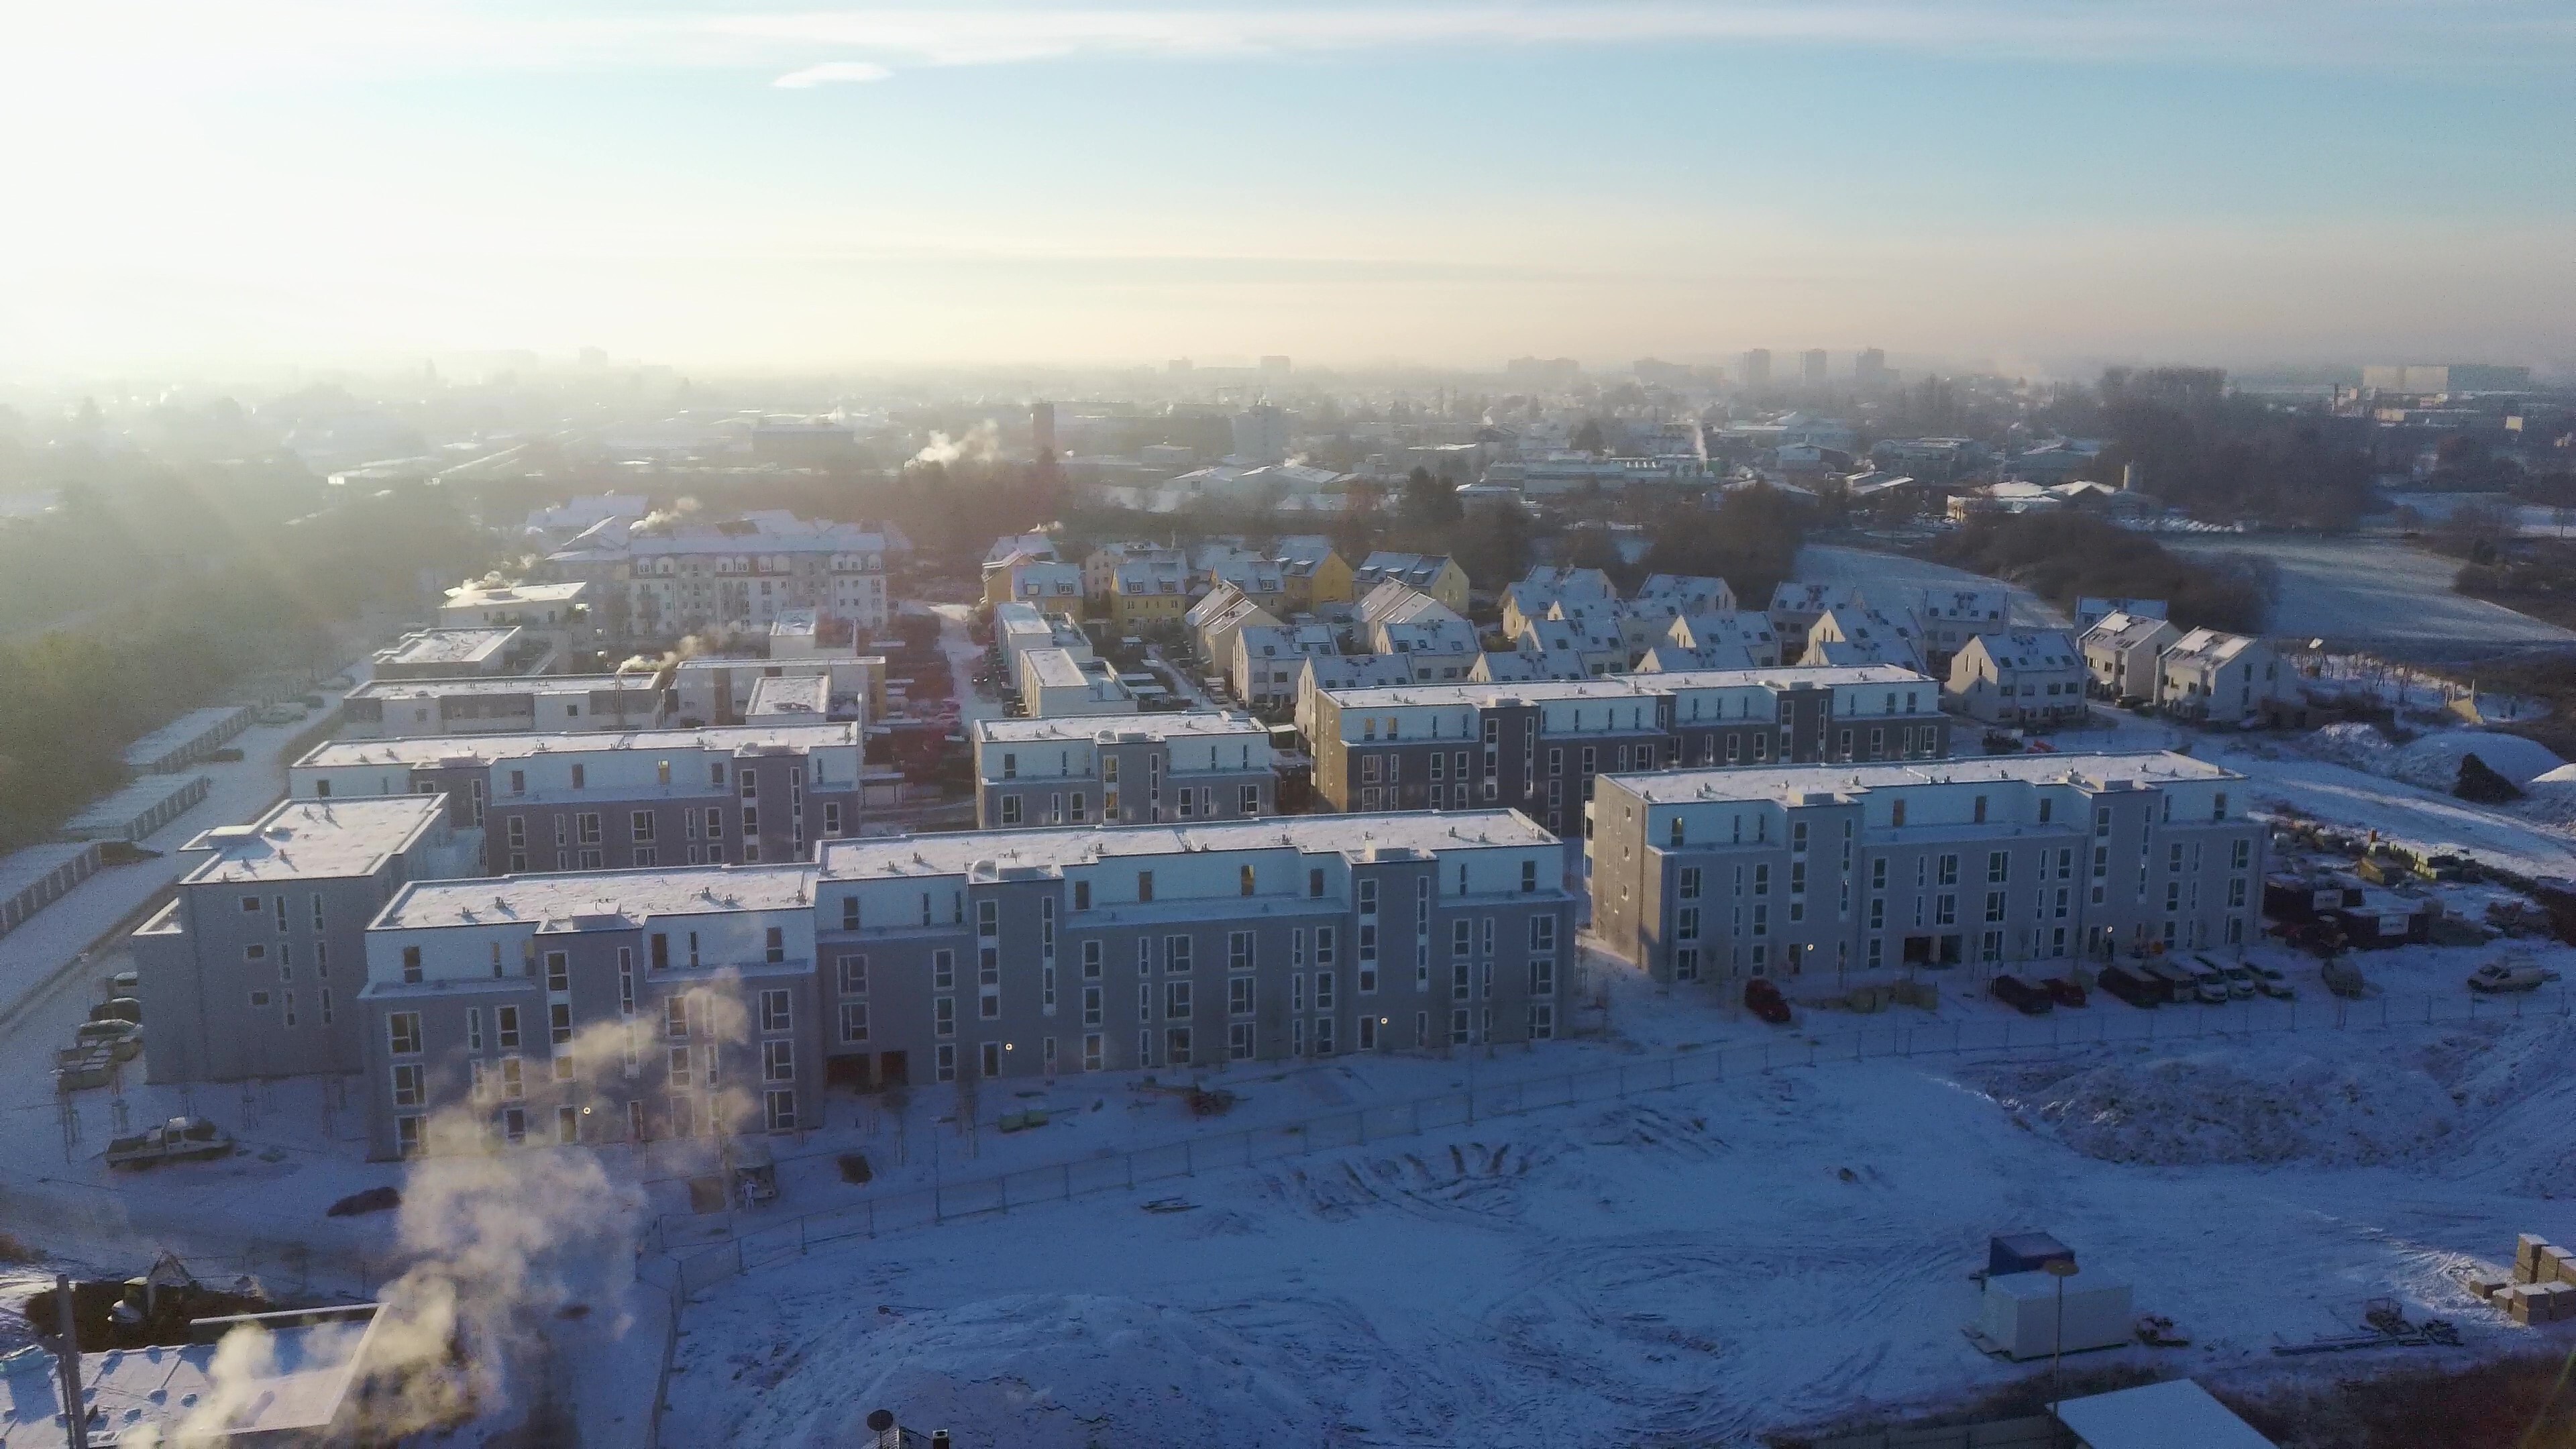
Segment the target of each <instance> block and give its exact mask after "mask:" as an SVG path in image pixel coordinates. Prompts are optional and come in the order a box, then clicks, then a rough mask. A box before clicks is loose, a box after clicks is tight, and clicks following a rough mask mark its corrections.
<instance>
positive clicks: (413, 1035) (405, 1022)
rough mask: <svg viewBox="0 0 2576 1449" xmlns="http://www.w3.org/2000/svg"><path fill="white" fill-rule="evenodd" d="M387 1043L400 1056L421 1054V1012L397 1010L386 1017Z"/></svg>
mask: <svg viewBox="0 0 2576 1449" xmlns="http://www.w3.org/2000/svg"><path fill="white" fill-rule="evenodd" d="M385 1038H386V1045H387V1046H388V1047H389V1048H390V1049H391V1050H392V1052H393V1054H394V1055H395V1056H398V1057H415V1056H418V1055H420V1013H419V1012H417V1011H397V1012H393V1013H390V1014H389V1015H387V1016H386V1017H385Z"/></svg>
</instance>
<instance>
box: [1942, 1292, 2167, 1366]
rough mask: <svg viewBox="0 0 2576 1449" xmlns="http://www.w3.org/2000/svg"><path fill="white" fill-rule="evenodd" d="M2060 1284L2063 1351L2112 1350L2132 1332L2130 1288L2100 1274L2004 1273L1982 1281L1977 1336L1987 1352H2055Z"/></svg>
mask: <svg viewBox="0 0 2576 1449" xmlns="http://www.w3.org/2000/svg"><path fill="white" fill-rule="evenodd" d="M2061 1281H2062V1282H2063V1283H2064V1285H2065V1289H2064V1291H2065V1302H2064V1310H2065V1323H2066V1338H2065V1343H2064V1351H2065V1352H2067V1353H2082V1352H2084V1351H2085V1350H2087V1349H2095V1348H2117V1347H2119V1346H2120V1345H2122V1344H2124V1343H2127V1342H2129V1341H2130V1339H2131V1337H2132V1336H2133V1335H2134V1334H2135V1332H2136V1331H2137V1314H2136V1313H2134V1312H2133V1311H2131V1305H2130V1300H2129V1285H2128V1284H2126V1283H2114V1282H2112V1281H2110V1280H2109V1279H2108V1278H2106V1277H2104V1276H2103V1275H2102V1274H2099V1273H2077V1274H2074V1275H2073V1276H2071V1277H2068V1278H2066V1279H2063V1280H2060V1279H2059V1278H2058V1277H2057V1276H2056V1275H2054V1274H2050V1273H2005V1274H2000V1275H1998V1276H1995V1277H1991V1278H1988V1279H1987V1280H1986V1298H1985V1303H1984V1306H1983V1309H1982V1311H1981V1312H1980V1313H1979V1315H1978V1319H1977V1328H1978V1331H1979V1335H1980V1337H1981V1338H1982V1339H1983V1340H1984V1342H1985V1344H1986V1346H1987V1347H1989V1348H1990V1349H1991V1350H1992V1351H1994V1352H1998V1353H2001V1354H2003V1355H2004V1356H2005V1357H2006V1358H2011V1359H2033V1358H2046V1357H2048V1356H2049V1354H2050V1353H2052V1352H2055V1351H2057V1350H2058V1347H2059V1344H2058V1338H2057V1325H2058V1313H2059V1306H2060V1305H2059V1300H2058V1293H2059V1284H2060V1282H2061Z"/></svg>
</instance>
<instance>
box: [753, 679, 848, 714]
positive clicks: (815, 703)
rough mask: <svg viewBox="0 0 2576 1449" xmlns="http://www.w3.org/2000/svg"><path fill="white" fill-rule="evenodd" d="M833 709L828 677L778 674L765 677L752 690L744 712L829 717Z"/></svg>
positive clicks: (830, 682)
mask: <svg viewBox="0 0 2576 1449" xmlns="http://www.w3.org/2000/svg"><path fill="white" fill-rule="evenodd" d="M831 707H832V681H831V680H830V679H829V678H828V677H826V676H824V675H820V674H778V675H770V676H767V677H764V678H763V679H761V680H760V682H759V683H757V684H754V685H753V686H752V687H751V700H750V702H749V703H748V704H746V705H745V706H744V708H743V713H745V714H749V715H764V716H779V717H784V718H794V717H798V716H806V715H822V714H827V713H829V712H830V711H831Z"/></svg>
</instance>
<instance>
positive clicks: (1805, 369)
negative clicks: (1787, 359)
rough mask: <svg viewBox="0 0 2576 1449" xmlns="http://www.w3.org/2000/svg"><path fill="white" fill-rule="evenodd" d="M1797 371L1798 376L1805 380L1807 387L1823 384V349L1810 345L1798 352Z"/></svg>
mask: <svg viewBox="0 0 2576 1449" xmlns="http://www.w3.org/2000/svg"><path fill="white" fill-rule="evenodd" d="M1798 372H1799V376H1800V378H1801V379H1802V380H1803V381H1805V383H1806V384H1807V385H1808V386H1809V387H1822V386H1824V385H1825V349H1823V348H1821V347H1811V348H1809V349H1807V351H1805V352H1804V353H1802V354H1800V355H1799V358H1798Z"/></svg>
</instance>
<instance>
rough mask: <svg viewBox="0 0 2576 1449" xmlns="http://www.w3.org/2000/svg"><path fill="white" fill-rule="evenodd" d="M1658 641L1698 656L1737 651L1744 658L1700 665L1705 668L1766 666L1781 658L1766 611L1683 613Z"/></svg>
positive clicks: (1752, 667)
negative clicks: (1741, 661)
mask: <svg viewBox="0 0 2576 1449" xmlns="http://www.w3.org/2000/svg"><path fill="white" fill-rule="evenodd" d="M1661 642H1662V643H1664V644H1669V645H1672V646H1674V647H1676V648H1679V649H1684V650H1688V651H1690V652H1691V653H1693V654H1697V655H1701V656H1712V655H1715V656H1719V657H1727V658H1732V657H1733V656H1735V655H1736V654H1741V655H1742V656H1743V658H1744V660H1745V662H1744V663H1741V664H1736V663H1727V664H1710V665H1706V666H1703V667H1705V668H1709V669H1768V668H1770V667H1772V666H1773V665H1776V664H1778V663H1780V662H1781V659H1782V657H1783V655H1782V650H1781V647H1780V636H1779V634H1778V633H1777V632H1776V631H1775V630H1774V629H1773V628H1772V626H1771V616H1770V615H1768V614H1744V613H1718V614H1684V615H1683V616H1681V617H1680V618H1678V619H1675V620H1673V622H1672V625H1671V627H1669V628H1667V629H1665V630H1664V637H1663V640H1662V641H1661Z"/></svg>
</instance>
